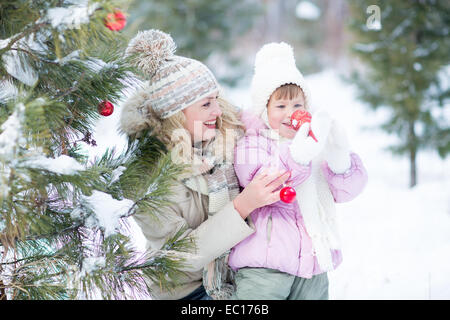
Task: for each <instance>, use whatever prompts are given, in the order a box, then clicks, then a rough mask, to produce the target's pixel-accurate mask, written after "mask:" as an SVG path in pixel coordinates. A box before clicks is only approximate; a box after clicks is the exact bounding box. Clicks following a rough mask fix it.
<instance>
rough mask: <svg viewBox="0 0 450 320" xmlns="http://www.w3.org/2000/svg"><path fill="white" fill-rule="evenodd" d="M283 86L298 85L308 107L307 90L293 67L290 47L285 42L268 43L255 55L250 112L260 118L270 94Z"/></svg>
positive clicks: (300, 75)
mask: <svg viewBox="0 0 450 320" xmlns="http://www.w3.org/2000/svg"><path fill="white" fill-rule="evenodd" d="M285 84H296V85H298V86H299V87H300V88H301V89H302V90H303V93H304V95H305V104H306V106H309V103H310V96H309V90H308V88H307V86H306V82H305V79H304V78H303V75H302V74H301V72H300V71H299V70H298V69H297V66H296V65H295V58H294V51H293V49H292V47H291V46H290V45H288V44H287V43H285V42H280V43H274V42H272V43H268V44H266V45H264V46H263V47H262V48H261V49H260V50H259V51H258V53H257V54H256V58H255V70H254V74H253V79H252V83H251V96H252V106H251V110H250V111H251V112H253V113H254V114H255V115H257V116H258V117H261V116H262V115H263V112H264V110H266V107H267V103H268V102H269V99H270V96H271V95H272V93H273V92H274V91H275V90H276V89H277V88H279V87H281V86H283V85H285Z"/></svg>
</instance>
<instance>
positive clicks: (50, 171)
mask: <svg viewBox="0 0 450 320" xmlns="http://www.w3.org/2000/svg"><path fill="white" fill-rule="evenodd" d="M120 5H121V4H120V3H117V2H114V1H106V0H105V1H103V0H100V1H88V0H71V1H64V0H58V1H56V0H53V1H47V0H45V1H44V0H37V1H22V0H6V1H2V2H1V3H0V39H2V40H0V204H1V206H0V299H78V298H87V299H89V298H104V299H117V298H126V297H129V295H130V294H131V295H133V294H137V295H140V294H147V290H148V287H147V285H146V282H145V281H144V277H145V278H147V279H150V280H153V281H156V282H157V283H160V284H161V286H162V287H164V288H168V289H170V288H173V287H174V286H175V285H176V284H177V279H178V277H179V276H181V275H183V272H181V271H179V270H180V269H181V268H182V267H183V266H184V265H185V264H186V263H187V262H186V261H185V260H184V258H183V252H185V251H188V250H190V249H191V247H192V243H191V242H192V241H191V239H190V238H183V239H181V238H180V235H181V233H182V232H183V230H180V231H179V232H178V233H177V234H174V235H173V237H171V238H170V239H167V242H166V243H165V244H164V246H163V247H162V248H161V250H155V251H152V252H143V253H141V252H138V251H137V250H136V249H135V247H133V246H132V243H131V242H130V239H129V237H128V236H127V235H126V234H124V232H122V230H123V225H124V224H126V219H127V217H129V216H132V215H133V214H134V213H136V212H138V211H139V210H144V211H145V212H149V213H153V214H154V215H155V223H156V221H157V216H158V213H161V212H162V211H163V209H164V206H166V205H167V204H168V203H167V195H168V194H169V190H170V186H171V184H172V182H173V180H174V179H175V177H176V176H177V175H178V174H179V173H180V172H181V170H182V169H183V168H182V167H180V166H176V165H174V164H173V163H172V162H171V161H170V155H169V154H168V153H167V150H165V148H164V146H163V145H162V144H161V142H159V141H158V140H157V139H155V138H154V137H153V136H151V135H144V137H143V138H141V139H140V140H130V141H129V145H128V149H127V150H126V151H124V152H123V153H121V154H119V155H118V154H116V151H115V150H114V149H112V150H108V151H107V152H106V153H105V154H104V155H103V156H101V157H98V158H96V159H95V160H94V161H92V162H91V163H88V161H87V157H86V156H85V155H84V154H83V150H82V148H81V145H82V143H88V144H95V140H94V139H93V137H92V136H91V131H92V127H93V125H94V124H95V121H96V120H97V119H99V117H100V115H99V113H98V109H97V108H98V105H99V103H101V102H102V101H110V102H112V103H113V104H114V103H116V101H118V100H119V99H120V97H121V95H122V91H123V90H124V88H126V87H128V86H132V85H135V84H136V82H137V81H138V80H137V78H136V77H134V76H133V71H135V70H133V68H132V66H131V64H130V63H129V61H127V58H125V57H124V56H123V54H122V53H123V52H124V43H126V41H125V40H124V38H123V36H122V35H121V33H120V32H116V31H112V30H109V29H108V28H107V27H106V25H105V18H107V17H108V14H110V13H113V12H116V10H117V9H116V8H120ZM81 141H83V142H81ZM143 176H145V177H146V179H142V177H143ZM130 292H131V293H130Z"/></svg>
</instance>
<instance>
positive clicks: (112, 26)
mask: <svg viewBox="0 0 450 320" xmlns="http://www.w3.org/2000/svg"><path fill="white" fill-rule="evenodd" d="M126 24H127V18H126V17H125V15H124V14H123V12H122V11H120V10H116V11H114V12H111V13H108V15H107V16H106V18H105V26H106V27H107V28H108V29H109V30H112V31H119V30H122V29H123V28H124V27H125V25H126Z"/></svg>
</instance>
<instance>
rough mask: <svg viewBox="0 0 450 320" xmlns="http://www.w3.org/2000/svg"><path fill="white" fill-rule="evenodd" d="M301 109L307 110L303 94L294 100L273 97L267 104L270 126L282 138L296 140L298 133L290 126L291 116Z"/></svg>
mask: <svg viewBox="0 0 450 320" xmlns="http://www.w3.org/2000/svg"><path fill="white" fill-rule="evenodd" d="M299 109H300V110H301V109H303V110H306V109H305V98H304V97H303V94H299V95H297V96H296V97H295V98H294V99H276V98H275V97H274V95H272V96H271V97H270V100H269V103H268V104H267V117H268V118H269V124H270V126H271V127H272V129H274V130H278V133H279V135H280V136H282V137H285V138H288V139H292V138H294V136H295V133H296V131H295V129H294V128H292V127H291V125H290V124H291V115H292V114H293V113H294V111H297V110H299Z"/></svg>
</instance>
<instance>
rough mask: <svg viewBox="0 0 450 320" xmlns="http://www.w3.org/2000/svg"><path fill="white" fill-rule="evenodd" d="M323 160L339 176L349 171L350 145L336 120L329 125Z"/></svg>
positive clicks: (342, 128)
mask: <svg viewBox="0 0 450 320" xmlns="http://www.w3.org/2000/svg"><path fill="white" fill-rule="evenodd" d="M324 158H325V160H326V161H327V163H328V167H329V168H330V169H331V171H333V172H334V173H338V174H341V173H344V172H345V171H347V170H348V169H350V166H351V159H350V145H349V143H348V139H347V134H346V133H345V129H344V127H343V126H342V125H341V124H339V123H338V122H337V121H336V120H333V122H332V124H331V129H330V134H329V135H328V140H327V144H326V146H325V155H324Z"/></svg>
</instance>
